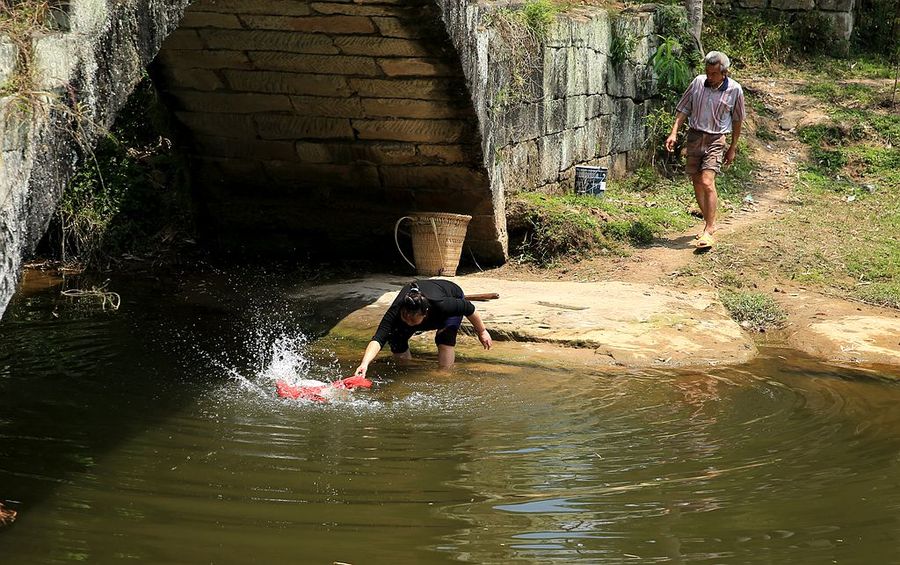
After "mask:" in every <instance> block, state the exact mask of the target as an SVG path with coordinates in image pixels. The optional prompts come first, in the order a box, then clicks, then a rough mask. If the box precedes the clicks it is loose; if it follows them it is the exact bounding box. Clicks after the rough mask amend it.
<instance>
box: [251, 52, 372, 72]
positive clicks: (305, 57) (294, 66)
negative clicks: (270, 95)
mask: <svg viewBox="0 0 900 565" xmlns="http://www.w3.org/2000/svg"><path fill="white" fill-rule="evenodd" d="M247 55H248V57H249V59H250V60H251V61H252V64H253V66H254V67H255V68H256V69H258V70H261V71H285V72H294V73H320V74H334V75H355V76H359V75H363V76H373V77H375V76H382V71H381V68H380V67H379V66H378V65H377V64H376V63H375V59H374V58H371V57H355V56H347V55H310V54H297V53H280V52H275V51H248V52H247Z"/></svg>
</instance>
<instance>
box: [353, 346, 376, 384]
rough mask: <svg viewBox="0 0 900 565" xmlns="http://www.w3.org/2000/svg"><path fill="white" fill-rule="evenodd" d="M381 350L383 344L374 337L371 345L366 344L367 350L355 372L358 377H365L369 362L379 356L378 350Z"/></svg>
mask: <svg viewBox="0 0 900 565" xmlns="http://www.w3.org/2000/svg"><path fill="white" fill-rule="evenodd" d="M379 351H381V344H380V343H378V342H377V341H375V340H374V339H373V340H372V341H370V342H369V345H367V346H366V352H365V353H363V358H362V361H361V362H360V364H359V367H357V368H356V371H355V372H354V373H353V375H354V376H357V377H365V376H366V371H368V370H369V363H371V362H372V360H374V359H375V357H377V356H378V352H379Z"/></svg>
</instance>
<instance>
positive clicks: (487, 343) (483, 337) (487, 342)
mask: <svg viewBox="0 0 900 565" xmlns="http://www.w3.org/2000/svg"><path fill="white" fill-rule="evenodd" d="M478 341H480V342H481V345H483V346H484V348H485V349H490V348H491V345H493V344H494V342H493V341H491V334H489V333H488V331H487V330H481V333H479V334H478Z"/></svg>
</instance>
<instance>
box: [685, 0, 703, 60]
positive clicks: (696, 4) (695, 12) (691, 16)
mask: <svg viewBox="0 0 900 565" xmlns="http://www.w3.org/2000/svg"><path fill="white" fill-rule="evenodd" d="M684 4H685V8H687V17H688V25H689V26H690V31H691V35H692V36H694V42H695V43H696V47H697V51H699V52H700V56H701V57H702V56H703V55H705V53H704V52H703V42H702V41H701V40H700V34H701V33H702V32H703V0H684Z"/></svg>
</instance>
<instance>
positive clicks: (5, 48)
mask: <svg viewBox="0 0 900 565" xmlns="http://www.w3.org/2000/svg"><path fill="white" fill-rule="evenodd" d="M18 57H19V48H18V47H17V46H16V45H15V44H14V43H9V42H6V41H2V40H0V85H2V84H4V83H5V82H6V81H7V80H9V78H10V77H11V76H12V74H13V71H14V70H15V68H16V60H17V59H18Z"/></svg>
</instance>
